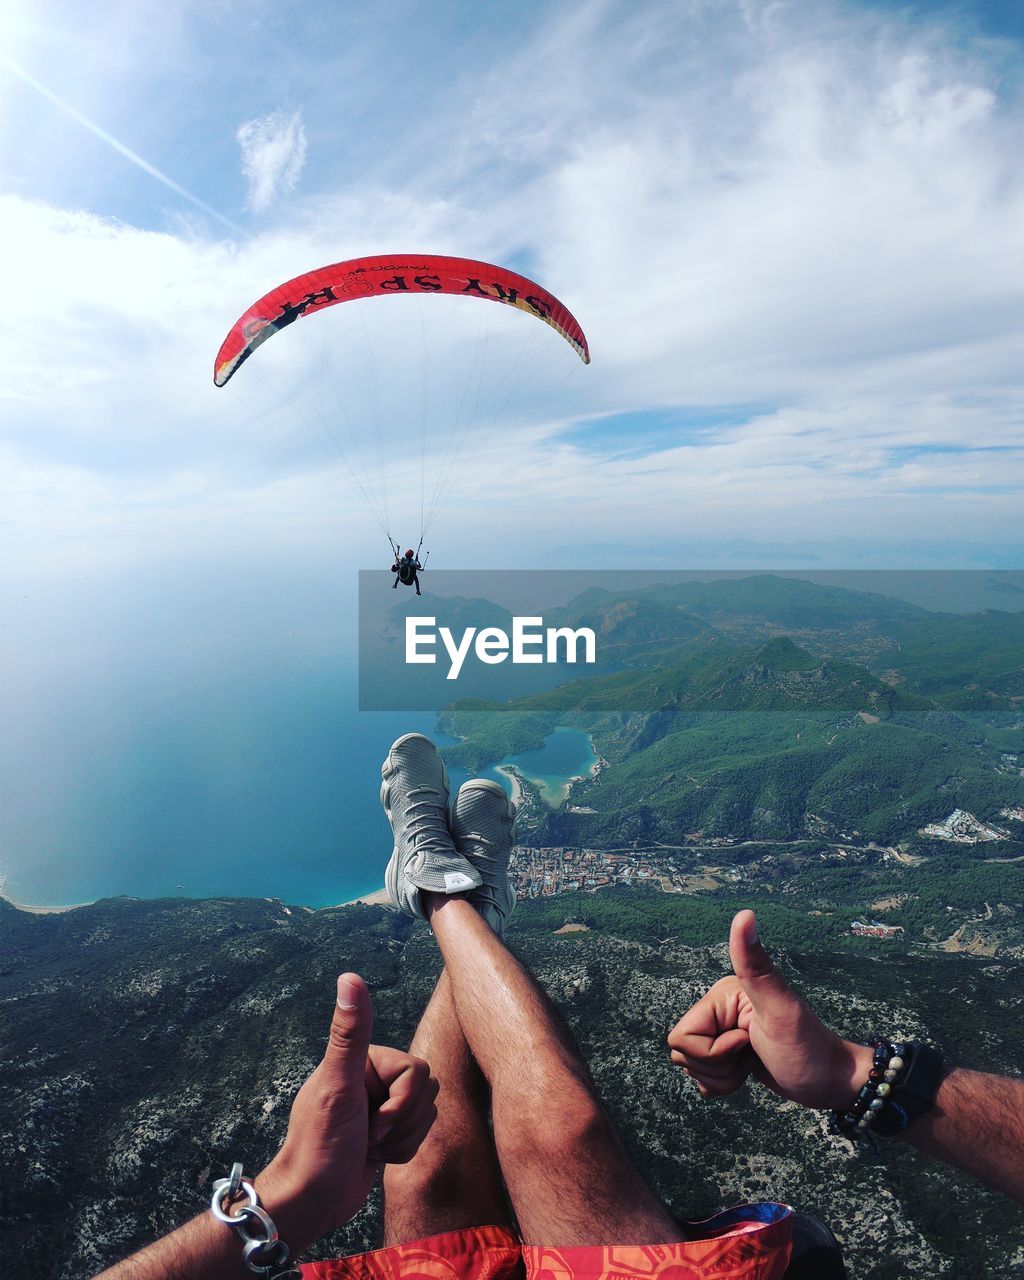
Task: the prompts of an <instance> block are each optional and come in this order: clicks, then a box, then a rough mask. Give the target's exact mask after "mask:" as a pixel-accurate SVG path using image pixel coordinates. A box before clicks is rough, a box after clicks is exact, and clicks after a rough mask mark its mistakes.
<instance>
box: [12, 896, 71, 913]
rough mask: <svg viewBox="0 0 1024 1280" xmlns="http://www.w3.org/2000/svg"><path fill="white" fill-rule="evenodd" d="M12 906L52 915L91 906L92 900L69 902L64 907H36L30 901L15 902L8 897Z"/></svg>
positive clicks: (20, 909)
mask: <svg viewBox="0 0 1024 1280" xmlns="http://www.w3.org/2000/svg"><path fill="white" fill-rule="evenodd" d="M8 902H10V904H11V906H12V907H17V908H18V910H19V911H30V912H31V913H32V914H33V915H34V916H52V915H58V914H59V913H60V912H62V911H77V910H78V908H79V907H91V906H92V903H91V902H69V903H68V904H67V905H66V906H63V907H34V906H32V905H31V904H30V903H28V902H15V901H13V899H11V898H8Z"/></svg>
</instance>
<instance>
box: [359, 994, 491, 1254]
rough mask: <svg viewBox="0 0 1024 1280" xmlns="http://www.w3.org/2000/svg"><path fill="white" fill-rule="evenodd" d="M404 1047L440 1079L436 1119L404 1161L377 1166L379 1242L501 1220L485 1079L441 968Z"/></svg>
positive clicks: (391, 1241) (401, 1241)
mask: <svg viewBox="0 0 1024 1280" xmlns="http://www.w3.org/2000/svg"><path fill="white" fill-rule="evenodd" d="M412 1052H413V1053H415V1054H416V1055H417V1056H419V1057H421V1058H425V1059H426V1060H427V1061H428V1062H429V1063H430V1067H431V1070H432V1072H433V1074H434V1077H435V1079H436V1080H437V1081H438V1083H439V1084H440V1086H441V1090H440V1092H439V1094H438V1096H437V1119H436V1120H435V1122H434V1127H433V1128H432V1129H431V1131H430V1133H429V1134H428V1135H427V1137H426V1139H425V1140H424V1142H423V1145H422V1146H421V1147H420V1149H419V1151H418V1152H417V1153H416V1155H415V1157H414V1158H413V1159H412V1160H411V1161H410V1162H409V1163H408V1164H404V1165H401V1164H395V1165H388V1166H387V1167H386V1168H385V1170H384V1243H385V1244H386V1245H390V1244H401V1243H404V1242H405V1241H409V1240H420V1239H422V1238H423V1237H425V1236H436V1235H440V1234H441V1233H442V1232H443V1231H458V1230H460V1229H462V1228H464V1227H477V1226H488V1225H493V1226H498V1225H502V1224H507V1223H508V1210H507V1208H506V1205H505V1196H504V1191H503V1189H502V1183H501V1171H500V1169H499V1168H498V1161H497V1157H496V1155H495V1151H494V1142H493V1141H492V1139H491V1135H490V1130H489V1129H488V1127H487V1105H488V1090H487V1084H486V1082H485V1080H484V1078H483V1076H482V1075H481V1074H480V1070H479V1068H478V1067H477V1065H476V1063H475V1062H474V1061H473V1058H472V1055H471V1054H470V1052H469V1047H468V1046H467V1044H466V1039H465V1036H464V1035H463V1034H462V1028H461V1026H460V1025H459V1020H458V1018H457V1017H456V1014H455V1004H454V1002H453V1000H452V990H451V983H450V982H449V980H448V975H447V973H446V972H445V973H442V974H441V977H440V980H439V981H438V984H437V987H436V988H435V989H434V994H433V995H432V996H431V997H430V1002H429V1003H428V1005H427V1007H426V1009H425V1010H424V1013H423V1017H422V1018H421V1020H420V1025H419V1027H418V1028H417V1031H416V1035H415V1037H414V1038H413V1042H412Z"/></svg>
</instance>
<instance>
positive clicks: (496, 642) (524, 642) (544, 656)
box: [405, 617, 597, 680]
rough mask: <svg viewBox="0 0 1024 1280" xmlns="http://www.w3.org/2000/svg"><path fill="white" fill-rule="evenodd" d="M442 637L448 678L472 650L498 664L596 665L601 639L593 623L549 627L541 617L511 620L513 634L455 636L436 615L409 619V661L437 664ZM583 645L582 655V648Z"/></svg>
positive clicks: (479, 631) (494, 630) (472, 630)
mask: <svg viewBox="0 0 1024 1280" xmlns="http://www.w3.org/2000/svg"><path fill="white" fill-rule="evenodd" d="M438 640H440V642H441V644H442V645H443V646H444V649H445V651H446V652H447V654H448V659H449V667H448V675H447V677H446V678H447V679H448V680H457V679H458V678H459V673H460V672H461V670H462V668H463V664H464V663H465V661H466V659H467V658H468V657H469V656H470V654H471V653H472V654H473V656H474V657H475V658H476V660H477V661H478V662H483V663H486V664H487V665H489V666H494V665H496V664H497V663H499V662H506V661H511V662H513V663H521V664H531V663H543V662H549V663H558V662H568V663H577V662H584V663H591V664H592V663H595V662H596V661H597V638H596V636H595V635H594V632H593V631H592V630H591V629H590V628H589V627H579V628H576V629H573V628H572V627H545V626H544V619H543V618H513V619H512V634H511V636H510V635H509V633H508V632H507V631H503V630H502V628H501V627H479V628H478V627H466V628H465V629H464V630H463V632H462V633H461V635H460V636H459V637H458V638H456V635H455V633H454V632H453V631H452V630H451V628H449V627H438V626H437V619H436V618H429V617H427V618H406V620H405V660H406V662H407V663H413V664H415V663H436V662H437V658H438ZM581 649H582V655H583V656H582V658H581V657H580V652H581Z"/></svg>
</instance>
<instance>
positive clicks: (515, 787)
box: [494, 764, 523, 805]
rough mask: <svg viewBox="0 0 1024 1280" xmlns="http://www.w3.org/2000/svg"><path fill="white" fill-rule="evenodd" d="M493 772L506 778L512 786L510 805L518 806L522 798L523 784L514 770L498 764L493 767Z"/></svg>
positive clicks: (508, 766)
mask: <svg viewBox="0 0 1024 1280" xmlns="http://www.w3.org/2000/svg"><path fill="white" fill-rule="evenodd" d="M494 771H495V773H500V774H501V775H502V776H503V777H505V778H508V780H509V782H510V783H511V785H512V803H513V804H516V805H518V804H519V803H520V802H521V800H522V798H523V784H522V781H521V779H520V777H519V774H518V773H517V772H516V770H515V768H514V767H513V766H512V765H508V764H499V765H496V766H495V769H494Z"/></svg>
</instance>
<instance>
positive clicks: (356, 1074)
mask: <svg viewBox="0 0 1024 1280" xmlns="http://www.w3.org/2000/svg"><path fill="white" fill-rule="evenodd" d="M372 1030H373V1009H372V1008H371V1005H370V992H369V990H368V989H367V986H366V983H365V982H364V981H363V980H362V978H360V977H359V976H358V974H355V973H343V974H342V975H341V977H340V978H339V979H338V997H337V1000H336V1001H335V1005H334V1017H333V1018H332V1019H331V1031H330V1036H329V1037H328V1041H327V1052H326V1053H325V1054H324V1061H323V1065H324V1074H325V1075H326V1077H327V1079H328V1081H329V1082H330V1085H331V1087H332V1088H334V1089H337V1090H340V1091H341V1092H343V1093H350V1094H351V1096H352V1097H360V1098H365V1097H366V1055H367V1052H368V1051H369V1048H370V1033H371V1031H372Z"/></svg>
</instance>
